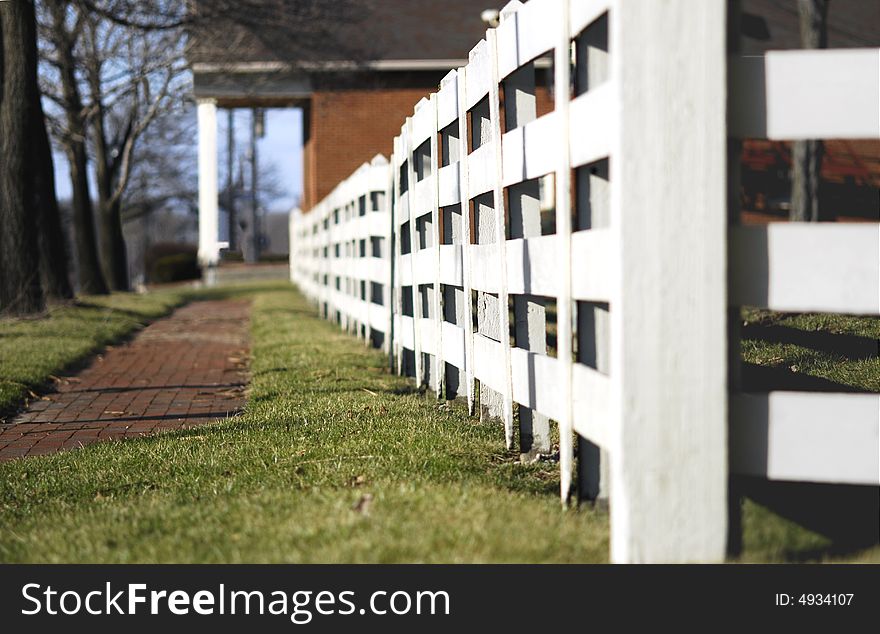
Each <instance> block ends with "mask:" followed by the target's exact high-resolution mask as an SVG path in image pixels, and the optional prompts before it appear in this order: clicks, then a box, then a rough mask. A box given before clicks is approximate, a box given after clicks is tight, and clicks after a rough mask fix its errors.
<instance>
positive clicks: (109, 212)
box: [101, 201, 129, 291]
mask: <svg viewBox="0 0 880 634" xmlns="http://www.w3.org/2000/svg"><path fill="white" fill-rule="evenodd" d="M101 252H102V253H103V254H104V267H105V271H106V275H107V279H108V280H109V282H110V288H112V289H113V290H114V291H128V290H129V279H128V255H127V253H126V249H125V236H124V235H123V234H122V204H121V202H119V201H117V202H113V203H106V202H102V203H101Z"/></svg>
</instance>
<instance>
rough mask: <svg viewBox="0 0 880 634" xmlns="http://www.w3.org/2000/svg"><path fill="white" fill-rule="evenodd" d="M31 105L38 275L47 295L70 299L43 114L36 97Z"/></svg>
mask: <svg viewBox="0 0 880 634" xmlns="http://www.w3.org/2000/svg"><path fill="white" fill-rule="evenodd" d="M34 107H35V109H36V110H37V112H38V114H37V116H36V117H35V118H34V122H33V129H32V132H31V140H32V145H31V148H32V151H33V153H34V156H33V157H32V158H31V160H30V162H29V163H30V166H31V168H32V170H33V175H34V186H35V192H36V196H37V209H38V210H39V224H40V227H39V249H40V277H41V280H42V284H43V290H44V291H45V293H46V297H47V298H49V299H70V298H72V297H73V287H72V285H71V283H70V268H69V262H68V260H67V244H66V242H65V238H64V230H63V229H62V225H61V212H60V211H59V209H58V198H57V195H56V193H55V165H54V162H53V160H52V146H51V145H49V135H48V133H47V132H46V125H45V117H44V115H43V108H42V103H41V102H40V100H39V98H38V99H37V100H36V104H35V106H34Z"/></svg>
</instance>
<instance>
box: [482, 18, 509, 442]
mask: <svg viewBox="0 0 880 634" xmlns="http://www.w3.org/2000/svg"><path fill="white" fill-rule="evenodd" d="M486 41H487V43H488V49H489V60H490V65H491V68H492V81H491V84H490V89H489V121H490V125H491V138H492V142H493V143H494V144H495V146H494V148H495V175H494V176H495V178H494V188H493V190H492V196H493V203H492V205H493V207H494V208H495V209H494V211H495V242H496V248H497V254H498V270H499V271H500V278H501V284H500V286H499V288H498V331H499V332H498V334H499V336H500V339H501V350H502V352H503V358H502V363H503V373H504V391H503V392H502V394H501V396H502V399H503V409H502V410H501V418H502V420H503V421H504V437H505V441H506V443H507V448H508V449H510V448H512V447H513V377H512V374H511V367H510V312H509V307H508V303H509V295H508V292H507V212H506V209H505V205H504V185H503V182H504V174H503V160H502V155H501V133H502V130H501V98H500V91H499V82H500V79H499V73H498V38H497V32H496V31H495V29H489V31H488V32H487V33H486Z"/></svg>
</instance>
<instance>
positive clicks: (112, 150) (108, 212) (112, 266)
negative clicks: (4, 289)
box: [83, 16, 185, 290]
mask: <svg viewBox="0 0 880 634" xmlns="http://www.w3.org/2000/svg"><path fill="white" fill-rule="evenodd" d="M85 40H86V46H85V47H84V50H85V53H84V57H83V59H84V67H85V72H86V78H87V82H88V86H89V91H90V100H91V104H92V120H91V131H92V147H93V151H94V162H95V174H96V180H97V185H98V201H99V209H100V214H99V217H100V226H101V233H100V239H101V253H102V254H103V256H104V264H105V274H106V276H107V278H108V281H109V282H110V285H111V287H112V288H113V289H114V290H128V286H129V280H128V260H127V257H126V255H125V240H124V239H123V236H122V203H123V196H124V195H125V191H126V188H127V187H128V184H129V180H130V177H131V171H132V166H133V162H134V160H133V157H134V153H135V148H136V146H137V143H138V141H139V139H140V138H141V136H142V135H143V134H144V132H145V130H146V129H147V128H148V127H149V126H150V124H151V123H152V122H153V121H154V120H155V119H156V118H157V117H158V116H159V115H160V114H161V113H163V112H165V111H167V110H169V109H170V108H172V106H173V104H174V103H175V102H177V101H179V100H180V99H182V94H183V91H184V84H183V82H182V81H181V77H182V74H183V71H184V70H185V64H184V60H183V33H182V31H180V30H167V31H162V32H157V33H140V34H138V36H137V37H132V34H131V33H130V32H129V30H128V29H126V28H125V27H121V26H120V25H118V24H115V23H112V22H108V21H106V20H101V19H94V16H93V17H92V19H90V20H89V22H88V25H87V28H86V38H85Z"/></svg>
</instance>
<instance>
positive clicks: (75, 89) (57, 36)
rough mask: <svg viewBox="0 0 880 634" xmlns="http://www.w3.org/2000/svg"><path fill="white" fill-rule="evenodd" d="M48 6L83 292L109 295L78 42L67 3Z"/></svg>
mask: <svg viewBox="0 0 880 634" xmlns="http://www.w3.org/2000/svg"><path fill="white" fill-rule="evenodd" d="M48 6H49V10H50V11H51V14H52V21H53V25H54V35H53V44H54V45H55V50H56V52H57V56H58V71H59V76H60V79H61V91H62V94H63V96H64V110H65V117H66V119H67V137H66V138H65V139H64V140H63V144H64V146H65V149H66V150H67V161H68V167H69V169H70V183H71V189H72V190H73V226H74V233H75V244H76V259H77V266H78V268H79V289H80V292H81V293H85V294H86V295H105V294H107V292H108V290H107V282H106V281H105V279H104V274H103V273H102V272H101V264H100V261H99V260H98V247H97V239H96V237H95V220H94V208H93V206H92V194H91V187H90V186H89V178H88V154H87V153H86V123H85V115H84V108H83V103H82V97H81V96H80V91H79V85H78V83H77V78H76V60H75V59H74V49H73V47H74V42H73V41H72V39H71V37H70V34H69V32H68V30H67V27H66V25H65V22H66V15H67V11H68V6H67V3H66V2H59V1H57V0H53V1H52V2H49V3H48Z"/></svg>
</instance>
